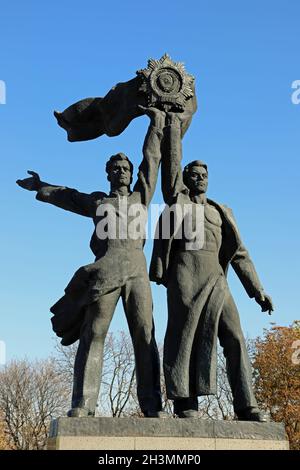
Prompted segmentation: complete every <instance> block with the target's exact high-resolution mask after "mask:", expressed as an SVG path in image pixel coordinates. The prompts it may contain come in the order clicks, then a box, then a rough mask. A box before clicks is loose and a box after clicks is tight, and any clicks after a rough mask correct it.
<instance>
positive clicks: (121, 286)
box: [17, 108, 165, 417]
mask: <svg viewBox="0 0 300 470" xmlns="http://www.w3.org/2000/svg"><path fill="white" fill-rule="evenodd" d="M141 111H142V112H145V113H146V114H148V115H149V116H150V119H151V124H150V126H149V129H148V133H147V135H146V138H145V143H144V148H143V154H144V158H143V160H142V163H141V165H140V167H139V173H138V179H137V182H136V183H135V185H134V187H133V190H132V191H131V189H130V184H131V182H132V171H133V166H132V163H131V162H130V161H129V159H128V158H127V157H126V156H125V155H124V154H122V153H120V154H117V155H113V156H112V157H111V158H110V160H109V161H108V162H107V164H106V171H107V175H108V176H107V179H108V181H109V182H110V193H109V194H105V193H103V192H94V193H92V194H84V193H80V192H78V191H76V190H75V189H70V188H66V187H61V186H53V185H50V184H48V183H44V182H42V181H40V178H39V176H38V174H37V173H35V172H32V171H29V172H28V173H29V174H31V177H30V178H26V179H23V180H18V181H17V183H18V185H19V186H21V187H22V188H24V189H27V190H29V191H37V195H36V198H37V199H38V200H39V201H43V202H48V203H50V204H54V205H56V206H58V207H61V208H62V209H65V210H68V211H72V212H75V213H77V214H79V215H82V216H85V217H91V218H92V219H93V221H94V224H95V231H94V234H93V236H92V239H91V243H90V246H91V249H92V251H93V253H94V255H95V257H96V259H95V262H94V263H92V264H89V265H87V266H83V267H82V268H80V269H79V270H78V271H77V272H76V273H75V274H74V276H73V278H72V280H71V281H70V283H69V284H68V286H67V287H66V289H65V295H64V296H63V297H62V298H61V299H60V300H59V301H58V302H57V303H56V304H55V305H54V306H53V307H52V308H51V311H52V313H54V316H53V317H52V323H53V329H54V331H55V332H56V333H57V335H58V336H60V337H62V344H64V345H69V344H72V343H74V342H75V341H76V340H78V339H79V346H78V351H77V355H76V360H75V366H74V386H73V396H72V409H71V410H70V411H69V414H68V415H69V416H70V417H82V416H93V415H94V414H95V408H96V403H97V398H98V394H99V388H100V380H101V369H102V356H103V345H104V340H105V336H106V334H107V331H108V328H109V325H110V322H111V319H112V316H113V313H114V310H115V307H116V305H117V302H118V300H119V298H120V297H121V298H122V302H123V306H124V310H125V313H126V317H127V321H128V326H129V330H130V334H131V337H132V341H133V347H134V351H135V359H136V377H137V395H138V399H139V403H140V407H141V410H142V412H143V413H144V416H146V417H159V415H160V411H161V392H160V367H159V355H158V351H157V346H156V342H155V338H154V324H153V318H152V296H151V289H150V282H149V277H148V273H147V268H146V260H145V256H144V253H143V246H144V241H145V240H144V237H140V238H138V239H132V238H131V237H130V236H128V234H125V237H124V234H123V236H122V237H119V238H118V235H119V234H118V235H117V238H114V237H113V238H109V237H107V238H105V239H101V238H99V237H98V236H97V226H98V224H99V222H100V221H101V217H102V216H99V215H98V212H99V208H101V206H102V205H104V204H106V205H107V204H109V205H110V206H112V207H113V208H114V209H115V214H117V216H119V217H120V218H121V217H122V216H124V215H125V216H126V217H127V216H128V219H127V220H128V225H129V224H130V222H131V219H132V217H131V216H130V207H131V206H132V205H133V204H141V205H143V206H146V207H147V206H148V205H149V204H150V201H151V198H152V196H153V193H154V190H155V185H156V181H157V174H158V168H159V164H160V159H161V150H160V145H161V140H162V135H163V128H164V125H165V113H164V112H163V111H160V110H158V109H156V108H150V109H146V108H142V109H141ZM122 198H123V199H124V198H125V199H126V201H127V204H126V205H125V210H126V211H128V212H127V213H126V214H121V212H122V204H121V201H122ZM128 213H129V215H128ZM125 228H126V229H127V228H128V226H126V227H125Z"/></svg>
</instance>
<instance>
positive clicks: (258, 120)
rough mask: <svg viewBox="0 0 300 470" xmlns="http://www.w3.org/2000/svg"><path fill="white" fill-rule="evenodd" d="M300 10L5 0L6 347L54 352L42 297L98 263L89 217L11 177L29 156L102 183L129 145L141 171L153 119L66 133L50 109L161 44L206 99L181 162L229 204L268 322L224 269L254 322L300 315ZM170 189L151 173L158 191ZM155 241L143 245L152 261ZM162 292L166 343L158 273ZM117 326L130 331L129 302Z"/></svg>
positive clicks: (104, 85)
mask: <svg viewBox="0 0 300 470" xmlns="http://www.w3.org/2000/svg"><path fill="white" fill-rule="evenodd" d="M299 17H300V3H299V2H298V1H297V0H289V1H288V2H286V1H283V0H282V1H278V0H272V1H269V0H265V1H264V2H261V1H258V0H253V1H252V2H240V1H233V0H227V1H226V2H224V1H221V0H218V1H202V0H197V1H196V0H194V1H186V2H179V1H172V2H171V1H167V2H159V1H157V0H154V1H152V2H151V3H147V2H144V3H142V2H138V1H136V0H133V1H127V2H124V1H122V2H121V1H115V2H99V1H96V0H86V1H85V2H78V1H74V0H73V1H70V0H64V1H58V0H52V1H51V2H39V1H34V0H28V1H26V2H21V1H19V2H18V1H16V0H10V1H9V2H8V1H3V2H2V5H1V15H0V38H1V57H0V80H3V81H5V84H6V90H7V96H6V98H7V102H6V104H5V105H2V104H0V122H1V125H0V152H1V158H2V168H1V172H0V188H1V189H0V190H1V212H2V224H1V231H0V237H1V241H0V246H1V262H2V269H1V271H0V277H1V279H0V283H1V304H0V305H1V306H0V308H1V310H0V340H2V341H5V342H6V346H7V358H8V359H10V358H12V357H23V356H24V355H27V356H29V357H45V356H47V355H48V354H49V353H50V352H51V351H52V349H53V344H54V336H53V333H52V331H51V325H50V313H49V307H50V306H51V305H52V304H53V303H54V302H55V301H56V300H57V299H58V298H59V297H61V295H62V294H63V289H64V287H65V286H66V284H67V282H68V281H69V279H70V278H71V276H72V274H73V273H74V271H75V270H76V269H77V268H78V267H79V266H81V265H84V264H87V263H89V262H91V261H92V260H93V258H92V254H91V252H90V251H89V246H88V245H89V238H90V234H91V231H92V223H91V221H90V220H88V219H85V218H83V217H80V216H77V215H75V214H71V213H67V212H64V211H62V210H59V209H58V208H55V207H51V206H50V205H46V204H42V203H40V202H37V201H36V200H35V198H34V193H30V192H26V191H23V190H22V189H21V188H19V187H18V186H17V185H16V184H15V180H16V179H18V178H22V177H26V170H27V169H32V170H35V171H37V172H39V173H40V175H41V178H42V179H43V180H45V181H48V182H51V183H54V184H62V185H67V186H70V187H75V188H77V189H79V190H81V191H85V192H91V191H94V190H103V191H106V190H108V182H107V181H106V176H105V172H104V167H105V162H106V159H107V157H108V156H110V155H111V154H113V153H116V152H117V151H123V152H125V153H127V154H128V155H129V156H130V157H131V159H132V161H133V162H134V164H135V168H137V165H138V163H139V161H140V158H141V148H142V144H143V139H144V136H145V132H146V129H147V125H148V121H147V118H146V117H143V118H139V119H136V120H135V121H134V122H132V123H131V124H130V126H129V127H128V128H127V129H126V131H125V132H124V133H123V134H121V135H120V136H118V137H114V138H109V137H106V136H104V137H101V138H100V139H97V140H94V141H89V142H80V143H70V142H68V141H67V139H66V134H65V132H64V131H63V130H62V129H61V128H59V127H58V126H57V124H56V120H55V119H54V117H53V114H52V111H53V110H54V109H57V110H63V109H65V108H66V107H67V106H69V105H70V104H71V103H74V102H75V101H77V100H79V99H81V98H85V97H89V96H103V95H105V94H106V93H107V92H108V91H109V89H110V88H111V87H112V86H113V85H114V84H115V83H117V82H120V81H127V80H129V79H131V78H133V77H134V76H135V71H136V70H138V69H140V68H144V67H145V66H146V65H147V59H148V58H150V57H153V58H160V57H161V56H162V55H163V53H164V52H168V53H169V54H170V55H171V57H172V58H173V59H174V60H176V61H183V62H185V64H186V68H187V71H188V72H190V73H192V74H193V75H194V76H195V77H196V90H197V98H198V111H197V113H196V115H195V116H194V118H193V122H192V125H191V127H190V129H189V130H188V132H187V134H186V136H185V138H184V141H183V149H184V163H186V162H188V161H190V160H192V159H195V158H197V159H198V158H200V159H202V160H205V161H206V162H207V164H208V165H209V174H210V181H209V191H208V195H209V196H210V197H211V198H213V199H215V200H216V201H219V202H221V203H225V204H227V205H229V206H230V207H232V209H233V211H234V213H235V216H236V219H237V221H238V224H239V227H240V230H241V234H242V236H243V239H244V242H245V244H246V246H247V247H248V249H249V251H250V254H251V255H252V258H253V260H254V262H255V265H256V268H257V271H258V273H259V275H260V278H261V280H262V283H263V285H264V286H265V289H266V291H267V292H268V293H270V294H271V295H272V297H273V300H274V303H275V307H276V311H275V312H274V315H273V317H271V319H270V317H268V316H267V315H266V314H264V313H261V311H260V308H259V306H258V305H257V304H256V303H255V302H254V301H253V300H250V299H249V298H248V297H247V295H246V293H245V292H244V290H243V288H242V286H241V284H240V282H239V280H238V279H237V278H236V276H235V275H234V274H232V273H231V274H230V275H229V281H230V286H231V289H232V293H233V295H234V297H235V300H236V303H237V305H238V308H239V311H240V316H241V322H242V326H243V330H244V332H245V334H246V335H248V336H250V337H255V336H257V335H260V334H262V331H263V328H264V327H268V326H269V325H270V321H276V323H278V324H281V325H288V324H290V323H291V322H292V321H293V320H294V319H297V318H298V319H299V305H300V295H299V291H300V288H299V274H300V273H299V265H300V263H299V261H300V260H299V249H298V242H299V231H300V223H299V191H300V189H299V187H300V185H299V169H300V165H299V144H300V105H298V106H297V105H294V104H292V101H291V94H292V89H291V84H292V82H293V81H294V80H297V79H298V80H299V79H300V68H299V38H300V23H299ZM161 200H162V198H161V194H160V191H159V185H158V188H157V191H156V194H155V197H154V202H161ZM150 253H151V242H148V243H147V246H146V255H147V258H148V260H149V256H150ZM153 296H154V317H155V322H156V328H157V338H158V340H159V341H162V339H163V335H164V330H165V326H166V318H167V311H166V303H165V291H164V288H162V287H157V286H154V285H153ZM111 328H112V330H115V331H116V330H119V329H126V328H127V326H126V321H125V319H124V315H123V311H122V308H121V307H120V306H119V307H118V309H117V311H116V313H115V316H114V319H113V322H112V325H111Z"/></svg>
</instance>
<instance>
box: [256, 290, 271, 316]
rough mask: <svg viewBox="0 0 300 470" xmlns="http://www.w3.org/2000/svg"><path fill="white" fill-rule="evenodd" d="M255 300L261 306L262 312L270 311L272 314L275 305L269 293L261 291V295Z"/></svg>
mask: <svg viewBox="0 0 300 470" xmlns="http://www.w3.org/2000/svg"><path fill="white" fill-rule="evenodd" d="M255 300H256V302H257V303H258V304H259V305H260V306H261V311H262V312H268V314H269V315H272V312H273V310H274V305H273V303H272V299H271V297H270V296H269V295H267V294H264V293H263V292H260V293H259V295H257V296H256V297H255Z"/></svg>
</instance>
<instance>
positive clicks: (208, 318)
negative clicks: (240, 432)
mask: <svg viewBox="0 0 300 470" xmlns="http://www.w3.org/2000/svg"><path fill="white" fill-rule="evenodd" d="M174 202H176V203H177V204H180V205H183V204H187V203H189V204H190V203H191V200H190V198H189V196H188V194H184V193H179V194H178V195H177V196H176V198H175V199H174ZM207 202H208V203H209V204H211V205H213V206H214V207H215V208H216V209H217V210H218V212H219V214H220V216H221V219H222V243H221V247H220V251H219V263H220V266H221V267H222V270H223V273H224V276H223V279H222V276H221V278H220V277H218V276H217V275H216V277H215V279H211V281H210V283H209V284H208V285H207V286H206V287H205V289H203V291H201V289H200V291H199V292H198V291H197V292H196V291H195V292H194V294H195V299H197V300H196V301H195V302H193V305H191V307H190V313H189V320H188V324H190V325H193V326H192V327H191V328H190V330H189V329H188V331H183V330H180V331H178V332H177V333H178V335H177V337H178V338H180V341H179V343H180V346H179V343H178V344H176V345H171V346H172V348H173V347H174V348H175V350H176V351H177V352H176V353H175V356H176V364H175V366H174V370H172V371H170V374H173V376H176V375H179V374H180V381H177V380H175V382H178V383H179V388H180V390H181V392H180V393H179V392H178V389H177V390H176V391H174V390H171V391H169V392H168V395H169V398H176V396H179V397H184V396H191V395H189V392H188V391H189V390H190V384H191V383H192V382H193V383H194V382H195V381H196V392H195V394H196V395H207V394H214V393H216V352H217V332H218V320H219V317H220V313H221V310H222V306H223V301H224V295H225V290H226V289H228V286H227V282H226V279H225V276H226V274H227V271H228V267H229V265H230V264H231V266H232V267H233V269H234V270H235V272H236V274H237V275H238V277H239V279H240V280H241V282H242V284H243V286H244V288H245V290H246V291H247V293H248V295H249V297H256V296H257V295H258V294H259V292H261V291H262V290H263V288H262V286H261V284H260V281H259V278H258V276H257V273H256V271H255V268H254V265H253V263H252V261H251V259H250V257H249V254H248V251H247V250H246V248H245V247H244V246H243V244H242V241H241V237H240V234H239V231H238V228H237V225H236V222H235V220H234V217H233V213H232V210H231V209H229V208H228V207H226V206H224V205H220V204H218V203H216V202H214V201H212V200H210V199H208V200H207ZM169 210H170V206H166V208H165V211H169ZM170 220H171V229H170V236H169V237H168V238H167V239H163V238H162V236H161V233H162V230H161V228H162V223H163V215H162V216H161V217H160V220H159V222H158V226H157V231H158V230H159V232H157V234H156V239H155V241H154V248H153V254H152V260H151V265H150V280H151V281H154V282H156V283H157V284H163V285H165V287H167V288H168V285H169V284H171V282H170V280H171V276H172V269H171V266H172V262H173V257H174V250H175V249H176V244H175V243H174V241H175V232H176V230H175V224H174V221H173V223H172V217H170ZM187 282H188V280H187ZM194 285H197V282H196V283H195V284H194ZM169 288H170V287H169ZM207 300H208V302H207V303H206V301H207ZM175 307H176V306H174V308H175ZM203 309H204V310H205V312H204V313H201V311H199V310H203ZM175 310H176V308H175ZM177 314H180V312H177V311H172V312H171V311H169V315H173V316H174V315H175V316H176V315H177ZM203 314H204V315H205V321H201V322H200V316H201V315H203ZM174 320H175V321H174ZM202 320H203V319H202ZM174 323H175V327H176V318H173V322H172V324H173V325H174ZM197 324H199V327H200V328H201V332H200V335H199V328H198V329H197ZM180 328H181V326H180ZM196 330H197V335H198V336H197V337H198V338H199V337H201V341H199V340H198V344H197V350H198V353H197V357H198V363H197V367H196V370H191V369H190V366H191V363H192V362H191V361H192V349H193V341H194V340H195V335H196ZM172 354H173V353H172ZM195 375H196V378H195Z"/></svg>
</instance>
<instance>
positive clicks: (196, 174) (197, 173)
mask: <svg viewBox="0 0 300 470" xmlns="http://www.w3.org/2000/svg"><path fill="white" fill-rule="evenodd" d="M186 182H187V186H188V188H189V190H190V191H192V192H193V193H196V194H201V193H205V192H206V190H207V186H208V174H207V171H206V169H205V168H204V167H203V166H192V167H191V168H190V170H189V172H188V174H187V176H186Z"/></svg>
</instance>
